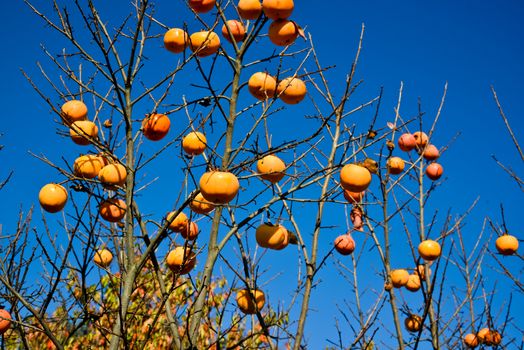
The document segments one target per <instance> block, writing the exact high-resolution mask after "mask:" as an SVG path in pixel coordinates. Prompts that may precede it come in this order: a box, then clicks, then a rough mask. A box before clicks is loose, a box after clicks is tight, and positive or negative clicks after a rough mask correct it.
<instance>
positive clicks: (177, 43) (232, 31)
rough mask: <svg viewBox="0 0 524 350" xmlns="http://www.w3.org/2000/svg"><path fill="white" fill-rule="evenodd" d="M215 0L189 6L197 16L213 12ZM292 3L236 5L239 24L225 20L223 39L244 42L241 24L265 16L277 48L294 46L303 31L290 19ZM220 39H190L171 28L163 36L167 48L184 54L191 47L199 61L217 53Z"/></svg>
mask: <svg viewBox="0 0 524 350" xmlns="http://www.w3.org/2000/svg"><path fill="white" fill-rule="evenodd" d="M215 5H216V1H215V0H190V1H189V6H190V7H191V9H193V11H195V12H196V13H198V14H202V13H206V12H209V11H211V10H212V9H213V8H214V7H215ZM294 7H295V6H294V3H293V0H263V2H262V3H261V2H260V0H240V1H239V2H238V4H237V10H238V14H239V15H240V20H236V19H232V20H226V21H225V23H224V24H223V26H222V30H221V33H222V36H223V37H224V39H226V40H227V41H229V42H230V43H233V42H235V43H237V42H241V41H243V40H244V39H245V37H246V26H245V25H244V23H243V22H242V21H241V20H242V19H243V20H257V19H258V18H260V17H261V15H262V13H263V14H264V15H265V16H266V17H267V18H269V19H271V20H272V22H271V24H270V25H269V30H268V37H269V40H270V41H271V42H272V43H273V44H275V45H278V46H287V45H291V44H292V43H293V42H294V41H295V40H296V39H297V37H298V36H299V35H300V33H301V28H300V27H299V26H298V25H297V24H296V23H295V22H294V21H291V20H288V18H289V16H290V15H291V13H292V12H293V9H294ZM220 45H221V44H220V37H219V36H218V35H217V34H216V33H215V32H213V31H206V30H204V31H199V32H195V33H193V34H191V35H188V33H187V32H186V31H185V30H183V29H181V28H171V29H169V30H168V31H167V32H166V33H165V34H164V47H165V48H166V49H167V50H169V51H171V52H173V53H181V52H184V50H185V49H186V47H188V46H189V48H190V49H191V51H192V52H194V53H195V55H196V56H198V57H206V56H210V55H213V54H215V53H217V52H218V50H219V48H220Z"/></svg>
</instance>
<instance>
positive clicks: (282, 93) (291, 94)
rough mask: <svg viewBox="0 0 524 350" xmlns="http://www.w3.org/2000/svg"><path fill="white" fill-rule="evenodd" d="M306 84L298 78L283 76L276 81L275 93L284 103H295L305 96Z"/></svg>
mask: <svg viewBox="0 0 524 350" xmlns="http://www.w3.org/2000/svg"><path fill="white" fill-rule="evenodd" d="M306 93H307V89H306V84H305V83H304V82H303V81H302V80H300V79H298V78H293V77H290V78H285V79H283V80H281V81H280V82H279V83H278V86H277V94H278V98H280V99H281V100H282V101H283V102H284V103H287V104H292V105H294V104H297V103H299V102H300V101H302V100H303V99H304V97H306Z"/></svg>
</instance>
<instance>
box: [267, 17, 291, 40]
mask: <svg viewBox="0 0 524 350" xmlns="http://www.w3.org/2000/svg"><path fill="white" fill-rule="evenodd" d="M298 35H299V27H298V25H297V24H296V23H295V22H294V21H289V20H287V19H279V20H276V21H273V22H271V24H270V25H269V31H268V36H269V40H270V41H271V42H272V43H273V44H275V45H277V46H287V45H291V44H293V43H294V42H295V40H296V39H297V38H298Z"/></svg>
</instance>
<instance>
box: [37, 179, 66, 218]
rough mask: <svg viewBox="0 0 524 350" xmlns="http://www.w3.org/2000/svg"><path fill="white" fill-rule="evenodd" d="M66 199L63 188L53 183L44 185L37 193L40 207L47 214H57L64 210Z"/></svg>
mask: <svg viewBox="0 0 524 350" xmlns="http://www.w3.org/2000/svg"><path fill="white" fill-rule="evenodd" d="M67 198H68V195H67V191H66V189H65V188H64V186H62V185H59V184H55V183H50V184H47V185H44V186H43V187H42V188H41V189H40V192H39V193H38V201H39V202H40V206H41V207H42V209H44V210H45V211H47V212H48V213H57V212H59V211H60V210H62V209H64V206H65V205H66V202H67Z"/></svg>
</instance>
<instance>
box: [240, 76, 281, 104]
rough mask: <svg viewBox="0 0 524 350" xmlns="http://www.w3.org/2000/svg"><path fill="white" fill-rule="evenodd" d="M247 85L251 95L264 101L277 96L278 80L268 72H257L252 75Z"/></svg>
mask: <svg viewBox="0 0 524 350" xmlns="http://www.w3.org/2000/svg"><path fill="white" fill-rule="evenodd" d="M247 87H248V90H249V92H250V93H251V95H253V96H254V97H255V98H257V99H259V100H261V101H264V100H266V99H268V98H272V97H273V96H275V91H276V90H277V81H276V80H275V78H273V77H272V76H271V75H269V74H267V73H266V72H257V73H254V74H253V75H251V77H250V78H249V81H248V82H247Z"/></svg>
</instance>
